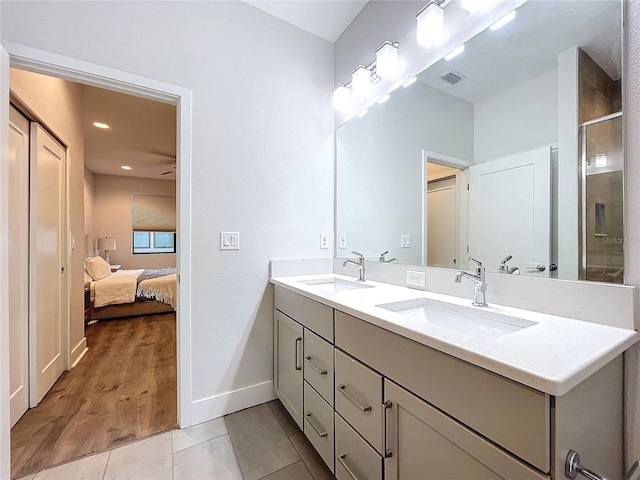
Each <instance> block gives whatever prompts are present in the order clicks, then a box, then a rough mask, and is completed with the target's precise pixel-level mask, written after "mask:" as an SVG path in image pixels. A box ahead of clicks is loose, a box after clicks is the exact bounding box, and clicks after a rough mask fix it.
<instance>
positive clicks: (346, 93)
mask: <svg viewBox="0 0 640 480" xmlns="http://www.w3.org/2000/svg"><path fill="white" fill-rule="evenodd" d="M350 96H351V90H349V87H347V86H346V85H345V84H344V83H341V84H339V85H338V86H337V87H336V88H335V90H334V91H333V108H334V109H336V110H338V111H339V112H346V111H347V110H349V108H350V107H351V101H350Z"/></svg>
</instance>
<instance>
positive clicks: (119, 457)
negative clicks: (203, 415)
mask: <svg viewBox="0 0 640 480" xmlns="http://www.w3.org/2000/svg"><path fill="white" fill-rule="evenodd" d="M333 478H334V477H333V475H332V474H331V472H330V471H329V469H328V468H327V467H326V465H325V464H324V463H323V462H322V459H320V457H319V456H318V454H317V453H316V452H315V450H314V449H313V447H312V446H311V444H310V443H309V441H308V440H307V439H306V437H305V436H304V433H302V432H301V431H300V429H299V428H298V426H297V425H296V423H295V422H294V421H293V419H292V418H291V417H290V416H289V414H288V413H287V411H286V410H285V409H284V407H283V406H282V404H281V403H280V401H278V400H274V401H272V402H269V403H264V404H262V405H258V406H256V407H252V408H248V409H246V410H242V411H240V412H236V413H233V414H231V415H227V416H226V417H221V418H216V419H215V420H211V421H209V422H205V423H201V424H199V425H194V426H192V427H189V428H185V429H183V430H173V431H170V432H166V433H162V434H159V435H156V436H153V437H149V438H146V439H143V440H140V441H137V442H134V443H130V444H129V445H125V446H123V447H119V448H116V449H113V450H110V451H106V452H102V453H98V454H96V455H91V456H88V457H84V458H82V459H80V460H76V461H73V462H70V463H66V464H63V465H59V466H57V467H53V468H50V469H48V470H44V471H42V472H39V473H37V474H35V475H30V476H27V477H23V479H24V480H53V479H55V480H80V479H85V480H94V479H95V480H110V479H135V480H144V479H149V480H165V479H166V480H192V479H193V480H195V479H221V480H235V479H239V480H259V479H264V480H330V479H333Z"/></svg>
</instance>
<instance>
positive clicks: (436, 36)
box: [416, 1, 444, 47]
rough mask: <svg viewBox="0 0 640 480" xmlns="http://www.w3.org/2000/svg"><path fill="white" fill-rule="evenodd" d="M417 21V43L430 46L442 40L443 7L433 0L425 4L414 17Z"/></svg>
mask: <svg viewBox="0 0 640 480" xmlns="http://www.w3.org/2000/svg"><path fill="white" fill-rule="evenodd" d="M416 20H417V21H418V26H417V32H418V39H417V40H418V45H420V46H422V47H432V46H434V45H436V44H437V43H439V42H440V41H441V40H442V36H443V35H444V8H442V7H441V6H440V5H438V3H437V2H435V1H433V2H430V3H428V4H427V6H426V7H424V8H423V9H422V10H420V12H419V13H418V16H417V17H416Z"/></svg>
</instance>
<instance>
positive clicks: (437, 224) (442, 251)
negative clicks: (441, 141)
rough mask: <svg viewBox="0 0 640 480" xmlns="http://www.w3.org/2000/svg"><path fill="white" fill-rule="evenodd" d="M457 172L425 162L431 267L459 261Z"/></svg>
mask: <svg viewBox="0 0 640 480" xmlns="http://www.w3.org/2000/svg"><path fill="white" fill-rule="evenodd" d="M459 173H460V170H458V169H456V168H452V167H447V166H444V165H438V164H436V163H432V162H428V163H427V192H426V202H425V203H426V212H427V215H426V216H427V234H426V235H425V238H426V240H427V245H426V248H425V251H426V254H427V258H426V264H427V265H428V266H430V267H443V268H456V267H457V266H458V263H459V262H458V258H457V257H458V245H459V243H460V233H459V227H458V225H459V218H458V211H459V205H458V196H459V193H458V174H459Z"/></svg>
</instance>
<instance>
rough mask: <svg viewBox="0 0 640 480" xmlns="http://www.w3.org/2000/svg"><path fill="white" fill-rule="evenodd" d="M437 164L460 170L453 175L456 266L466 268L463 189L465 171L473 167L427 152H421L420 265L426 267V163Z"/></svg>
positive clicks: (464, 188) (464, 194)
mask: <svg viewBox="0 0 640 480" xmlns="http://www.w3.org/2000/svg"><path fill="white" fill-rule="evenodd" d="M429 162H431V163H437V164H439V165H444V166H446V167H452V168H457V169H458V170H460V172H459V173H457V174H456V175H455V177H456V188H457V190H458V199H457V203H458V248H457V252H458V253H457V255H456V256H457V257H458V260H459V262H458V266H459V267H460V268H463V269H464V268H466V258H467V256H468V255H469V252H468V249H467V246H468V240H469V229H468V225H467V210H468V208H469V204H468V192H467V189H466V187H465V185H466V184H467V169H468V168H469V167H471V166H473V165H475V164H474V163H473V162H470V161H468V160H463V159H461V158H457V157H452V156H450V155H444V154H442V153H437V152H431V151H428V150H422V238H423V242H422V264H423V265H427V213H428V212H427V207H428V205H427V194H428V192H427V187H428V181H429V179H428V178H427V176H428V173H429V170H428V168H427V163H429Z"/></svg>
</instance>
